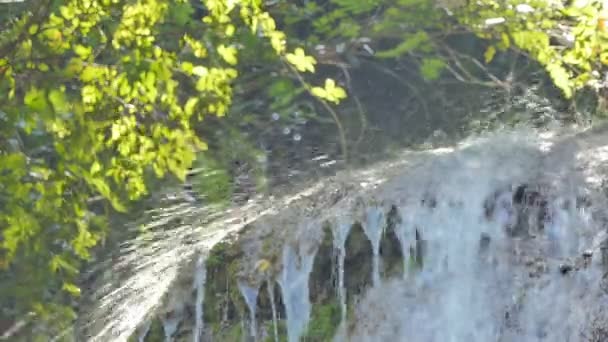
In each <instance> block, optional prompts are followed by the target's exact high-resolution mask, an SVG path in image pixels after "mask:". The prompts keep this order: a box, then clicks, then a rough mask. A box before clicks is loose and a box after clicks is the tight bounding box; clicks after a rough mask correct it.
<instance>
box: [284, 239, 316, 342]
mask: <svg viewBox="0 0 608 342" xmlns="http://www.w3.org/2000/svg"><path fill="white" fill-rule="evenodd" d="M315 253H316V251H315V252H314V253H309V254H307V253H302V254H301V255H298V253H297V252H296V251H295V250H294V249H293V247H291V246H290V245H286V247H285V249H284V250H283V269H282V271H281V274H280V275H279V285H280V286H281V294H282V296H283V303H284V304H285V313H286V315H287V337H288V342H298V340H299V338H300V336H302V334H303V333H304V329H306V326H307V324H308V320H309V319H310V310H311V304H310V295H309V293H310V289H309V288H308V276H309V275H310V272H311V271H312V265H313V260H314V257H315Z"/></svg>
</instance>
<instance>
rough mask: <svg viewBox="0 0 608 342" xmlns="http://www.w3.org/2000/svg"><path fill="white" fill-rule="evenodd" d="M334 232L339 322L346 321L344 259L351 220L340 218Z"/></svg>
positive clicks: (351, 224)
mask: <svg viewBox="0 0 608 342" xmlns="http://www.w3.org/2000/svg"><path fill="white" fill-rule="evenodd" d="M335 224H336V229H335V231H334V241H333V244H334V249H335V250H336V251H337V254H338V272H337V273H338V301H339V303H340V313H341V315H342V316H341V322H344V320H345V319H346V288H345V287H344V259H345V258H346V239H347V238H348V233H350V229H351V227H352V226H353V223H352V221H351V218H344V217H341V218H339V219H338V220H337V222H336V223H335Z"/></svg>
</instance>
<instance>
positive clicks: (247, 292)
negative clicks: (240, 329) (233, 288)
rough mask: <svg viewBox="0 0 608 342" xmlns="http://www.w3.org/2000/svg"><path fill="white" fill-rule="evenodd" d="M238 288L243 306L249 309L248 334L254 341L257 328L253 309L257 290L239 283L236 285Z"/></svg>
mask: <svg viewBox="0 0 608 342" xmlns="http://www.w3.org/2000/svg"><path fill="white" fill-rule="evenodd" d="M238 287H239V290H240V291H241V295H242V296H243V299H245V304H247V308H248V309H249V333H250V334H251V337H252V338H253V340H254V341H256V340H257V326H256V318H255V316H256V315H255V309H256V305H257V301H258V289H257V288H256V287H251V286H248V285H246V284H245V283H243V282H240V281H239V283H238Z"/></svg>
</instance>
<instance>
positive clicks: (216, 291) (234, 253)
mask: <svg viewBox="0 0 608 342" xmlns="http://www.w3.org/2000/svg"><path fill="white" fill-rule="evenodd" d="M241 257H242V251H241V249H240V246H239V244H238V243H235V242H230V241H224V242H220V243H218V244H216V245H215V246H214V247H213V249H212V250H211V251H210V253H209V257H208V258H207V260H206V267H207V279H208V280H207V283H206V284H205V301H204V309H203V313H204V321H205V323H206V324H207V325H208V326H210V327H212V332H213V334H214V335H215V334H216V333H219V332H220V331H221V330H222V328H221V327H226V326H232V325H234V324H235V323H237V322H239V320H240V317H241V316H242V312H243V309H244V303H243V302H242V298H241V296H240V293H239V291H238V288H237V286H236V281H237V272H238V271H239V265H240V263H239V260H240V258H241Z"/></svg>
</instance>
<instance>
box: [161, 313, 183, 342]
mask: <svg viewBox="0 0 608 342" xmlns="http://www.w3.org/2000/svg"><path fill="white" fill-rule="evenodd" d="M180 321H181V317H179V316H175V317H165V318H163V319H162V322H163V331H164V332H165V342H171V341H173V336H174V335H175V333H176V332H177V328H178V327H179V323H180Z"/></svg>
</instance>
